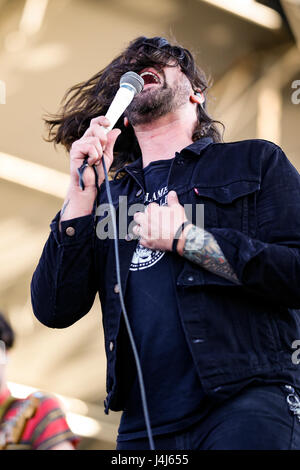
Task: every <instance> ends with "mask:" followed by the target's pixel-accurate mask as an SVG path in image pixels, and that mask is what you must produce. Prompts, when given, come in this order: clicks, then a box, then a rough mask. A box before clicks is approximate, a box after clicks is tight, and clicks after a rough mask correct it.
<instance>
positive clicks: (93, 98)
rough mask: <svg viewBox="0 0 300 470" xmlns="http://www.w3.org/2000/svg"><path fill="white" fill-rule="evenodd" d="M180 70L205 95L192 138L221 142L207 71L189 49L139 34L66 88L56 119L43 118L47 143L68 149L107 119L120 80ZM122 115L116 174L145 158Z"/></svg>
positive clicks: (117, 145)
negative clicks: (209, 102)
mask: <svg viewBox="0 0 300 470" xmlns="http://www.w3.org/2000/svg"><path fill="white" fill-rule="evenodd" d="M166 65H169V66H170V65H172V66H180V68H181V70H182V71H183V73H184V74H185V75H186V76H187V78H188V79H189V81H190V83H191V85H192V88H193V89H194V91H197V90H200V91H201V92H202V93H203V94H204V97H205V103H204V105H203V106H201V105H198V106H197V114H198V123H197V125H196V127H195V129H194V132H193V136H192V139H193V141H196V140H198V139H200V138H201V137H204V136H210V137H212V139H213V140H214V141H215V142H221V141H222V135H221V132H220V130H219V128H218V126H219V125H221V126H222V127H223V129H224V126H223V124H222V123H221V122H220V121H216V120H214V119H212V118H211V117H210V116H209V114H208V112H207V110H206V95H207V90H208V88H209V83H208V80H207V78H206V75H205V73H204V71H203V70H202V69H201V68H200V67H198V66H197V65H196V63H195V60H194V58H193V56H192V54H191V53H190V51H188V50H187V49H185V48H183V47H182V46H180V45H173V46H172V45H171V44H170V43H169V42H168V41H167V40H166V39H165V38H161V37H154V38H147V37H144V36H140V37H138V38H137V39H135V40H133V41H131V42H130V44H129V46H128V47H127V49H125V50H124V52H122V54H120V55H119V56H118V57H116V58H115V59H114V60H113V61H112V62H111V63H110V64H109V65H108V66H107V67H105V68H104V69H103V70H100V72H98V73H97V74H96V75H94V76H93V77H92V78H90V79H89V80H87V81H86V82H81V83H79V84H77V85H75V86H73V87H71V88H70V89H69V90H67V92H66V94H65V96H64V98H63V100H62V103H61V109H60V110H59V112H58V114H56V115H48V116H46V117H45V123H46V126H47V128H48V137H47V138H46V140H47V141H48V142H54V143H55V144H62V145H64V146H65V148H66V149H67V150H68V151H69V150H70V147H71V145H72V143H73V142H74V141H76V140H78V139H79V138H80V137H82V135H83V134H84V132H85V131H86V129H87V128H88V127H89V125H90V120H91V119H92V118H95V117H97V116H100V115H105V114H106V112H107V110H108V108H109V105H110V103H111V102H112V100H113V98H114V96H115V94H116V92H117V90H118V88H119V82H120V78H121V76H122V75H123V74H124V73H125V72H128V71H129V70H132V71H134V72H136V73H139V72H140V71H141V70H142V69H144V68H146V67H150V66H152V67H165V66H166ZM123 117H124V116H121V118H120V119H119V120H118V122H117V123H116V127H118V128H119V129H121V131H122V133H121V134H120V136H119V137H118V139H117V141H116V144H115V147H114V161H113V164H112V167H111V170H113V171H114V170H117V169H119V168H121V167H122V166H123V165H124V164H126V163H130V162H132V161H134V160H136V159H137V158H139V157H140V155H141V150H140V147H139V144H138V141H137V138H136V136H135V133H134V129H133V127H132V126H131V125H129V126H128V127H125V126H124V119H123Z"/></svg>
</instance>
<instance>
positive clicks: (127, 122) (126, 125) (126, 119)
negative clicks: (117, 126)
mask: <svg viewBox="0 0 300 470" xmlns="http://www.w3.org/2000/svg"><path fill="white" fill-rule="evenodd" d="M124 126H125V127H128V126H129V121H128V118H127V117H124Z"/></svg>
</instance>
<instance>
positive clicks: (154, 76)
mask: <svg viewBox="0 0 300 470" xmlns="http://www.w3.org/2000/svg"><path fill="white" fill-rule="evenodd" d="M145 75H151V77H153V78H154V80H155V82H156V83H159V79H158V77H157V75H155V74H154V73H152V72H143V73H141V75H140V76H141V77H144V76H145Z"/></svg>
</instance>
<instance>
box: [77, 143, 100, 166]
mask: <svg viewBox="0 0 300 470" xmlns="http://www.w3.org/2000/svg"><path fill="white" fill-rule="evenodd" d="M80 150H81V152H82V154H83V155H84V156H86V157H88V160H87V162H88V164H89V165H93V164H94V162H95V161H97V160H98V159H99V155H98V150H97V148H96V147H95V145H94V144H91V143H85V144H82V146H81V149H80Z"/></svg>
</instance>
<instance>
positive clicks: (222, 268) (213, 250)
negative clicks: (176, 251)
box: [183, 225, 240, 284]
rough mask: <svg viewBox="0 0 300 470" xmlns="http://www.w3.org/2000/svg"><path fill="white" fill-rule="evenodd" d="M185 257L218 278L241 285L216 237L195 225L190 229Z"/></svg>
mask: <svg viewBox="0 0 300 470" xmlns="http://www.w3.org/2000/svg"><path fill="white" fill-rule="evenodd" d="M183 256H184V257H185V258H187V259H188V260H189V261H192V262H193V263H196V264H199V265H200V266H202V267H203V268H205V269H207V270H208V271H211V272H212V273H215V274H217V275H218V276H221V277H225V278H226V279H229V280H230V281H233V282H236V283H237V284H240V281H239V280H238V278H237V276H236V274H235V272H234V271H233V269H232V267H231V266H230V264H229V263H228V261H227V259H226V258H225V256H224V254H223V252H222V250H221V248H220V246H219V245H218V243H217V241H216V239H215V237H214V236H213V235H212V234H211V233H209V232H207V231H206V230H204V229H202V228H200V227H196V226H195V225H193V226H192V227H191V228H190V229H189V231H188V233H187V235H186V239H185V243H184V249H183Z"/></svg>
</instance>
